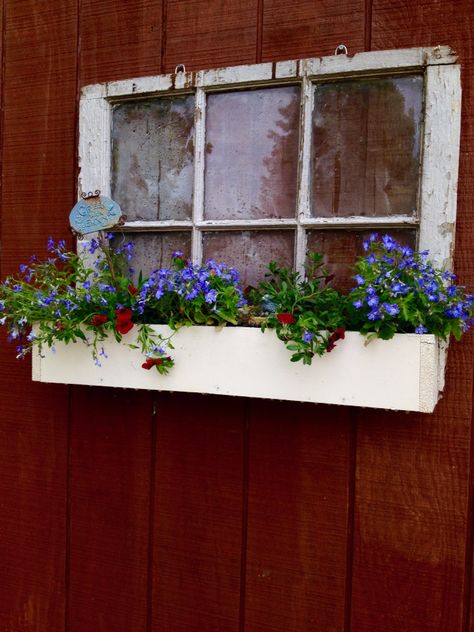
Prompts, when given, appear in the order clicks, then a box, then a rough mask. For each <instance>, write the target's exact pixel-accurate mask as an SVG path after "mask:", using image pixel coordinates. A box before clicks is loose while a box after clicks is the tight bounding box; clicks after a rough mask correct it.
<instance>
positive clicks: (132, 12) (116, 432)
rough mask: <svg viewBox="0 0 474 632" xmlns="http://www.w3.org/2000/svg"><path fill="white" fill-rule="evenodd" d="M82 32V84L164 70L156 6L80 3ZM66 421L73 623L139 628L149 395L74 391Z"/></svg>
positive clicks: (143, 605) (144, 615) (143, 616)
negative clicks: (69, 422) (69, 430)
mask: <svg viewBox="0 0 474 632" xmlns="http://www.w3.org/2000/svg"><path fill="white" fill-rule="evenodd" d="M79 29H80V40H81V58H80V64H79V80H78V84H79V85H80V86H82V85H86V84H89V83H92V82H99V81H109V80H114V79H120V78H123V77H133V76H136V75H141V74H159V73H160V72H161V69H160V54H161V2H159V1H157V2H152V1H150V0H130V1H126V2H125V0H114V1H110V0H108V1H106V2H95V1H91V0H84V1H83V2H81V13H80V20H79ZM105 361H106V360H104V362H105ZM71 420H72V426H71V428H72V435H71V466H70V467H71V483H70V488H71V489H70V493H71V497H70V515H71V530H70V583H69V588H70V590H69V602H70V606H69V616H68V623H69V626H70V629H71V630H76V631H79V630H84V632H85V631H86V630H97V629H98V630H107V631H109V630H117V631H119V632H122V630H123V632H125V631H126V632H128V631H129V630H144V629H146V626H147V625H148V597H149V582H148V577H149V534H150V522H149V519H150V515H149V510H150V502H151V498H150V494H151V488H150V484H151V483H150V481H151V478H150V477H151V476H152V474H151V458H152V400H151V396H150V395H149V394H147V393H145V394H136V393H134V392H133V391H124V390H115V391H105V390H104V389H97V390H94V389H88V388H84V389H75V390H74V391H73V398H72V401H71ZM83 422H84V423H83Z"/></svg>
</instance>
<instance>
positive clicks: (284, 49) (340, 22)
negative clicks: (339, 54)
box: [262, 0, 398, 61]
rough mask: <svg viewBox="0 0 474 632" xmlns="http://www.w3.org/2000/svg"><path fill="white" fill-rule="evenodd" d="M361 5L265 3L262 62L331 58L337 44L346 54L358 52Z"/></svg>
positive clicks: (348, 1)
mask: <svg viewBox="0 0 474 632" xmlns="http://www.w3.org/2000/svg"><path fill="white" fill-rule="evenodd" d="M364 5H365V3H364V0H344V1H341V2H337V3H335V2H334V3H328V2H314V1H313V0H293V1H292V2H291V4H290V3H288V1H287V0H266V1H265V2H264V13H263V35H262V59H263V61H267V60H276V59H298V58H301V57H311V56H313V55H315V56H316V55H333V54H334V51H335V49H336V46H337V45H338V44H340V43H343V44H345V45H346V46H347V48H348V50H349V54H350V55H353V54H354V53H358V52H360V51H362V50H363V49H364V20H365V14H364ZM387 48H390V47H388V46H387ZM397 48H398V47H397Z"/></svg>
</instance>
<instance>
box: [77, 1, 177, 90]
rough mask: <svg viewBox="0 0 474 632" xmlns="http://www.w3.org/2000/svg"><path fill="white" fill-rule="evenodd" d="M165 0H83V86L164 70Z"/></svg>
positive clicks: (81, 82)
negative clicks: (163, 32) (162, 67)
mask: <svg viewBox="0 0 474 632" xmlns="http://www.w3.org/2000/svg"><path fill="white" fill-rule="evenodd" d="M162 1H163V2H164V1H165V0H101V1H100V2H98V1H97V0H82V2H81V15H80V33H81V49H80V51H81V59H80V68H81V73H80V84H81V85H82V86H84V85H87V84H90V83H99V82H101V81H113V80H115V79H126V78H131V77H138V76H142V75H159V74H160V73H161V72H162V69H161V43H162V41H161V38H162V28H161V27H162Z"/></svg>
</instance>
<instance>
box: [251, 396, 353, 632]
mask: <svg viewBox="0 0 474 632" xmlns="http://www.w3.org/2000/svg"><path fill="white" fill-rule="evenodd" d="M349 423H350V422H348V414H347V411H343V410H339V409H337V408H334V407H329V406H314V405H304V404H289V403H283V402H271V401H266V402H261V401H260V402H256V401H253V402H252V406H251V416H250V438H249V445H250V448H249V501H248V548H247V587H246V588H247V590H246V595H247V598H246V608H245V615H246V616H245V630H246V632H257V631H261V632H264V631H265V632H267V631H270V630H271V631H274V632H277V631H278V632H280V631H281V632H283V631H285V632H286V631H288V630H298V631H299V632H305V631H306V630H307V631H308V632H309V631H310V630H321V631H323V630H324V632H336V631H340V630H342V629H343V626H344V616H345V606H346V602H345V599H346V598H345V590H346V563H347V560H346V546H347V540H348V538H349V539H350V535H349V534H348V519H349V515H348V510H349V509H348V507H349V495H350V493H349V484H350V472H351V465H350V458H351V457H350V454H351V444H350V437H351V434H350V428H349Z"/></svg>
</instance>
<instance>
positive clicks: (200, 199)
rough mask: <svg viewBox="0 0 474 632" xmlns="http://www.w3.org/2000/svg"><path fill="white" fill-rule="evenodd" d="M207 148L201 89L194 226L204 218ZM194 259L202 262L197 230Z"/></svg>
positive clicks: (198, 96) (196, 129) (196, 133)
mask: <svg viewBox="0 0 474 632" xmlns="http://www.w3.org/2000/svg"><path fill="white" fill-rule="evenodd" d="M205 148H206V93H205V92H204V90H202V89H201V88H199V89H198V90H197V92H196V115H195V118H194V185H193V186H194V190H193V224H194V225H196V224H198V223H199V222H202V219H203V217H204V169H205V167H206V163H205V160H206V158H205V156H206V153H205ZM191 248H192V250H191V252H192V259H193V261H194V263H196V264H199V263H201V261H202V238H201V234H200V233H199V231H198V230H196V229H195V228H194V229H193V234H192V243H191Z"/></svg>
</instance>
